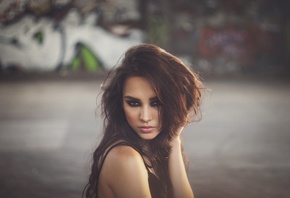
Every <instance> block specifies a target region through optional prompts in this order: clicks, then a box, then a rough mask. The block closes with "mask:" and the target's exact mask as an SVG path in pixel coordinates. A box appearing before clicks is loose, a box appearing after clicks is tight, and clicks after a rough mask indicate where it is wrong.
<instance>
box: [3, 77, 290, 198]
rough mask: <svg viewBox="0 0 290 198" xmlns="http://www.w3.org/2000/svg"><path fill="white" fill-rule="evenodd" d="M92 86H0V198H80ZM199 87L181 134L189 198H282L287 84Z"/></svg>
mask: <svg viewBox="0 0 290 198" xmlns="http://www.w3.org/2000/svg"><path fill="white" fill-rule="evenodd" d="M100 83H101V81H100V80H98V79H96V80H93V79H92V78H90V80H84V79H82V80H80V79H78V80H55V79H53V80H47V79H46V80H41V79H40V78H38V79H34V80H27V79H24V80H5V81H1V82H0V197H6V198H28V197H29V198H31V197H33V198H34V197H35V198H48V197H54V198H66V197H68V198H79V197H81V192H82V188H83V187H84V185H85V184H86V181H87V178H88V174H89V164H90V162H91V161H90V157H91V153H92V152H93V149H94V147H95V146H96V144H97V142H98V141H99V139H98V138H99V136H100V131H101V126H102V123H101V119H100V117H99V114H98V112H99V111H98V109H97V105H96V101H97V99H96V98H97V95H98V92H99V90H100ZM206 86H207V88H208V89H207V90H206V91H205V99H204V103H203V118H202V120H201V121H200V122H194V123H192V124H190V125H188V126H187V127H186V128H185V130H184V132H183V138H184V144H185V150H186V152H187V156H188V158H189V160H190V169H189V179H190V182H191V185H192V188H193V189H194V192H195V197H196V198H242V197H247V198H262V197H263V198H273V197H277V198H288V197H289V193H290V189H289V186H290V129H289V127H290V116H289V112H290V100H289V98H290V82H288V81H285V80H279V79H278V80H277V79H272V78H267V79H263V78H259V79H255V78H253V77H251V78H238V79H234V78H231V79H215V80H214V79H211V80H207V81H206ZM95 112H97V114H96V115H95Z"/></svg>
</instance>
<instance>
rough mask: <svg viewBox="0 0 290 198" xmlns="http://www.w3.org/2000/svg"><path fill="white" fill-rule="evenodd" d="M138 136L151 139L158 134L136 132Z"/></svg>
mask: <svg viewBox="0 0 290 198" xmlns="http://www.w3.org/2000/svg"><path fill="white" fill-rule="evenodd" d="M138 135H139V137H140V138H141V139H143V140H153V139H154V138H156V137H157V135H158V134H138Z"/></svg>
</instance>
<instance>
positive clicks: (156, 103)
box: [150, 100, 161, 107]
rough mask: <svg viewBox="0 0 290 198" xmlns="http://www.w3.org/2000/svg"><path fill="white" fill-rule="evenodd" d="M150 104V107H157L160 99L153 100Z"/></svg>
mask: <svg viewBox="0 0 290 198" xmlns="http://www.w3.org/2000/svg"><path fill="white" fill-rule="evenodd" d="M150 105H151V106H152V107H159V106H160V105H161V103H160V101H159V100H153V101H152V102H151V103H150Z"/></svg>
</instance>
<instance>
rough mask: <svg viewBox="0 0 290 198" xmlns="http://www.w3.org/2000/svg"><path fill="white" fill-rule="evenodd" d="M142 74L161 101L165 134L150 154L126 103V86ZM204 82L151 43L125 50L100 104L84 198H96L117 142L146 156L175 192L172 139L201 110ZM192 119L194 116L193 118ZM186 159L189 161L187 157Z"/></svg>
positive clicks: (109, 78) (155, 143)
mask: <svg viewBox="0 0 290 198" xmlns="http://www.w3.org/2000/svg"><path fill="white" fill-rule="evenodd" d="M133 76H139V77H144V78H146V79H147V80H148V81H149V82H151V83H152V86H153V88H154V90H155V92H156V95H157V97H158V99H159V100H160V103H161V108H160V118H161V119H160V120H161V131H160V133H159V134H158V136H157V137H156V138H154V139H153V140H151V141H150V147H151V148H152V149H151V150H152V152H151V153H148V152H146V151H144V150H143V149H142V145H143V143H144V140H142V139H141V138H140V137H139V136H138V135H137V134H136V133H135V132H134V130H133V129H132V128H131V127H130V125H129V124H128V122H127V120H126V117H125V113H124V111H123V108H122V104H123V87H124V83H125V81H126V80H127V79H128V78H129V77H133ZM202 88H203V86H202V83H201V82H200V80H199V78H198V77H197V75H196V74H195V73H193V72H192V71H191V70H190V69H189V68H188V67H187V66H186V65H185V64H184V63H183V62H182V61H181V60H180V59H179V58H177V57H176V56H174V55H172V54H170V53H168V52H166V51H165V50H163V49H162V48H160V47H158V46H155V45H152V44H139V45H136V46H133V47H131V48H130V49H128V50H127V52H126V53H125V55H124V58H123V59H122V61H121V63H120V65H119V66H118V67H116V68H115V69H113V70H112V71H111V72H110V73H109V75H108V77H107V79H106V81H105V82H104V84H103V95H102V100H101V105H102V115H103V118H104V127H103V132H104V136H103V139H102V141H101V142H100V144H99V146H98V147H97V149H96V150H95V152H94V155H93V164H92V168H91V175H90V178H89V182H88V184H87V185H86V187H85V189H84V192H83V196H85V197H86V198H92V197H98V179H99V174H100V171H101V170H100V167H99V166H100V164H99V163H100V161H101V160H102V156H103V154H104V152H105V151H106V150H107V149H108V148H109V147H110V146H111V145H113V144H114V143H115V142H116V141H120V140H122V141H126V142H127V143H129V144H130V145H132V146H133V147H134V148H136V149H137V150H138V152H140V153H141V154H142V155H143V157H148V159H150V162H151V164H152V167H153V169H154V170H155V172H156V173H157V174H158V177H159V178H160V179H161V181H163V183H164V184H165V185H166V186H167V188H168V191H169V192H171V191H172V189H171V182H170V178H169V172H168V156H169V153H170V149H171V147H170V140H171V139H172V138H173V137H174V136H176V133H177V131H178V129H179V128H180V127H182V126H184V125H186V124H187V123H188V122H189V121H190V120H192V119H193V118H194V117H195V116H196V115H198V112H199V111H200V103H201V89H202ZM189 115H191V117H190V116H189ZM184 160H185V158H184Z"/></svg>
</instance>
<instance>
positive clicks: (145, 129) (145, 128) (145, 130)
mask: <svg viewBox="0 0 290 198" xmlns="http://www.w3.org/2000/svg"><path fill="white" fill-rule="evenodd" d="M139 128H140V129H141V131H142V132H143V133H151V132H152V131H153V129H154V127H152V126H142V127H139Z"/></svg>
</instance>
